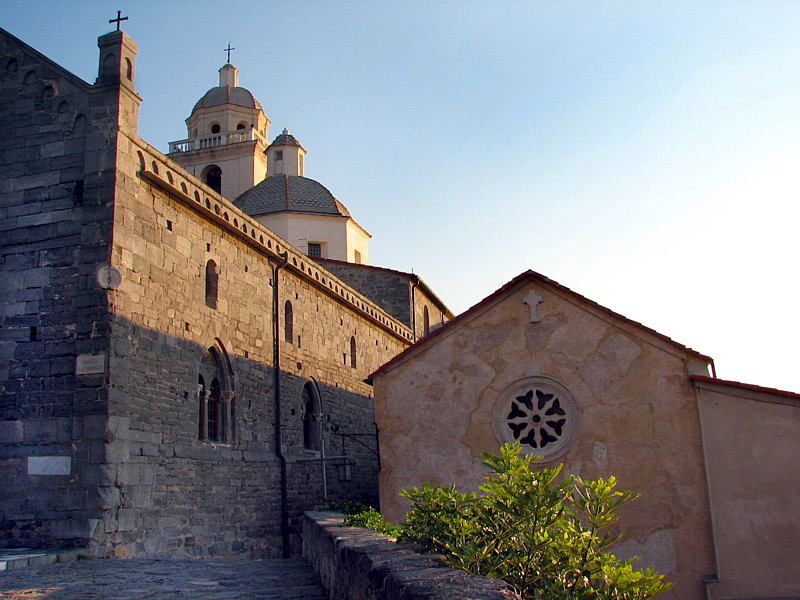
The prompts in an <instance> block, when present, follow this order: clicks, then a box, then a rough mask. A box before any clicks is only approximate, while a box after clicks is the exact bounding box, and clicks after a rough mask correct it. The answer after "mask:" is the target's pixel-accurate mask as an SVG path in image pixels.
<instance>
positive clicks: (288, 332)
mask: <svg viewBox="0 0 800 600" xmlns="http://www.w3.org/2000/svg"><path fill="white" fill-rule="evenodd" d="M283 332H284V338H285V339H286V341H287V342H289V343H290V344H294V314H293V312H292V303H291V302H289V301H288V300H287V301H286V304H285V305H284V307H283Z"/></svg>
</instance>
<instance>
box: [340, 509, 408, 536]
mask: <svg viewBox="0 0 800 600" xmlns="http://www.w3.org/2000/svg"><path fill="white" fill-rule="evenodd" d="M342 525H343V526H345V527H366V528H368V529H372V530H374V531H377V532H378V533H382V534H383V535H388V536H390V537H397V536H398V535H399V534H400V528H399V527H398V526H397V525H395V524H393V523H390V522H389V521H387V520H385V519H384V518H383V515H382V514H381V513H379V512H378V511H377V510H375V509H374V508H373V507H371V506H370V507H369V508H367V510H364V511H361V512H360V513H358V514H353V515H349V516H346V517H345V520H344V523H342Z"/></svg>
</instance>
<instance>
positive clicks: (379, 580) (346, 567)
mask: <svg viewBox="0 0 800 600" xmlns="http://www.w3.org/2000/svg"><path fill="white" fill-rule="evenodd" d="M343 521H344V519H343V516H342V515H340V514H339V513H334V512H307V513H305V516H304V518H303V558H304V559H305V560H307V561H308V562H309V563H311V565H312V566H313V567H314V570H315V571H316V572H317V574H318V575H319V577H320V579H321V580H322V585H323V587H324V588H325V593H326V594H327V597H328V598H330V599H332V600H333V599H348V600H350V599H358V600H372V599H375V600H377V599H379V598H380V599H381V600H395V599H400V598H403V599H404V600H422V599H425V598H431V599H433V598H436V599H437V600H446V599H453V600H456V599H458V600H463V599H465V598H485V599H497V600H500V599H509V598H517V599H518V598H519V595H517V594H516V593H515V592H514V590H513V588H512V587H511V586H510V585H509V584H507V583H505V582H503V581H500V580H499V579H492V578H490V577H477V576H474V575H468V574H466V573H464V572H463V571H457V570H455V569H450V568H448V567H445V566H442V565H441V564H440V563H439V562H438V561H437V560H436V558H435V557H434V556H431V555H430V554H419V553H417V552H415V551H414V550H413V548H412V547H411V546H410V545H409V544H402V543H397V542H393V541H392V540H390V539H389V538H387V537H386V536H384V535H381V534H379V533H375V532H373V531H370V530H368V529H363V528H361V527H341V524H342V522H343Z"/></svg>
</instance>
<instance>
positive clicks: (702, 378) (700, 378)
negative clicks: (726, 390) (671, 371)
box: [689, 375, 800, 400]
mask: <svg viewBox="0 0 800 600" xmlns="http://www.w3.org/2000/svg"><path fill="white" fill-rule="evenodd" d="M689 380H690V381H692V382H697V383H710V384H713V385H722V386H727V387H733V388H738V389H740V390H748V391H750V392H762V393H764V394H774V395H776V396H785V397H786V398H792V399H794V400H800V394H797V393H795V392H788V391H786V390H779V389H777V388H771V387H764V386H761V385H755V384H753V383H742V382H740V381H732V380H729V379H717V378H715V377H708V376H706V375H691V376H690V377H689Z"/></svg>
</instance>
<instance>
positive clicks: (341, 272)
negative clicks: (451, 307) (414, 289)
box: [316, 258, 411, 327]
mask: <svg viewBox="0 0 800 600" xmlns="http://www.w3.org/2000/svg"><path fill="white" fill-rule="evenodd" d="M316 260H317V262H318V263H319V264H320V265H321V266H322V267H323V268H324V269H326V270H327V271H329V272H330V273H333V274H334V275H336V276H337V277H338V278H339V279H341V280H342V281H344V282H345V283H347V284H348V285H350V286H352V287H353V288H355V289H356V290H358V291H359V292H361V293H362V294H364V295H365V296H366V297H367V298H369V299H370V300H372V301H373V302H374V303H375V304H377V305H378V306H380V307H381V308H383V310H385V311H386V312H388V313H389V314H390V315H392V316H393V317H394V318H395V319H397V320H398V321H400V322H401V323H405V324H406V326H408V327H411V284H410V282H409V279H408V277H407V276H406V275H403V274H402V273H394V272H392V271H390V270H387V269H380V268H369V267H364V266H362V265H356V264H351V263H346V262H342V261H338V260H326V259H324V258H318V259H316Z"/></svg>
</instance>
